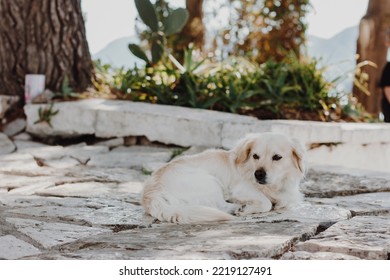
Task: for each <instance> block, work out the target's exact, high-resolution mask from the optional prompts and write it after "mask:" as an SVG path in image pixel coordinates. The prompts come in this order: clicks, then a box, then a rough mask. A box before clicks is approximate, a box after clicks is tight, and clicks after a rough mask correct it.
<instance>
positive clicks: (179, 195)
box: [142, 133, 305, 223]
mask: <svg viewBox="0 0 390 280" xmlns="http://www.w3.org/2000/svg"><path fill="white" fill-rule="evenodd" d="M255 154H256V155H257V156H258V157H259V158H256V157H255V158H254V157H253V156H254V155H255ZM275 155H280V156H281V157H282V158H281V159H280V160H275V159H273V157H274V156H275ZM259 169H264V170H265V171H266V173H267V175H266V182H263V183H262V184H260V183H259V180H257V179H256V178H255V175H254V174H255V172H256V170H259ZM304 173H305V164H304V152H303V149H302V147H301V146H300V144H299V143H298V142H297V141H295V140H291V139H289V138H287V137H286V136H283V135H281V134H274V133H263V134H252V135H249V136H247V137H245V138H244V139H242V140H241V141H239V143H238V144H237V145H236V147H234V148H233V149H232V150H230V151H223V150H208V151H205V152H203V153H200V154H197V155H192V156H183V157H180V158H178V159H176V160H173V161H172V162H170V163H168V164H166V165H165V166H163V167H162V168H160V169H159V170H157V171H156V172H155V173H153V175H152V177H151V178H150V179H149V180H148V181H147V182H146V183H145V186H144V191H143V194H142V205H143V207H144V209H145V212H146V213H148V214H150V215H151V216H153V217H155V218H157V219H159V220H160V221H168V222H173V223H199V222H211V221H223V220H230V219H233V218H234V216H232V214H235V215H247V214H253V213H261V212H267V211H270V210H271V209H272V207H273V206H274V207H275V208H276V209H279V208H283V207H289V206H290V205H293V204H295V203H298V202H299V201H300V200H301V194H300V192H299V182H300V180H301V179H302V177H303V176H304Z"/></svg>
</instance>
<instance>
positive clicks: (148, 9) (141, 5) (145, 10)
mask: <svg viewBox="0 0 390 280" xmlns="http://www.w3.org/2000/svg"><path fill="white" fill-rule="evenodd" d="M134 2H135V6H136V8H137V10H138V14H139V16H140V18H141V19H142V21H143V22H144V23H145V24H146V25H147V26H149V27H150V29H151V30H152V31H153V32H157V31H158V20H157V14H156V10H155V9H154V6H153V4H152V3H151V2H150V1H149V0H134Z"/></svg>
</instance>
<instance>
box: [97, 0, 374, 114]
mask: <svg viewBox="0 0 390 280" xmlns="http://www.w3.org/2000/svg"><path fill="white" fill-rule="evenodd" d="M224 1H228V4H229V5H230V6H229V11H230V16H229V23H230V25H229V28H228V29H224V30H223V31H221V32H222V38H223V40H222V46H218V44H217V43H216V40H217V39H218V38H217V37H216V39H215V41H214V43H215V44H214V46H213V48H214V49H213V51H214V56H207V57H206V58H203V59H202V55H201V53H200V52H198V51H197V50H195V47H194V44H192V43H191V44H190V45H189V46H188V49H185V50H184V51H183V53H182V54H180V55H179V56H180V59H179V61H178V60H177V59H176V58H175V56H174V55H173V52H174V50H175V48H174V44H175V42H176V43H177V37H175V36H179V35H178V34H179V32H180V30H181V28H183V26H184V23H185V22H186V20H187V17H188V15H187V13H186V12H185V9H182V8H181V9H180V8H179V9H176V10H174V9H171V8H170V7H169V5H168V1H164V0H157V1H155V3H154V4H152V3H151V2H150V1H149V0H135V3H136V6H137V9H138V11H139V17H140V19H138V21H139V20H142V22H143V24H144V27H143V29H142V31H140V30H139V32H140V37H141V39H142V40H143V42H147V45H142V44H141V45H135V44H130V45H129V48H130V50H131V52H132V53H133V54H134V55H136V56H137V57H139V58H141V59H143V60H145V61H146V67H144V68H137V67H135V68H134V69H123V68H120V69H113V68H111V67H110V66H109V65H102V64H101V63H99V62H98V63H97V64H96V81H95V83H96V84H95V87H96V88H97V90H98V91H100V92H103V93H106V94H112V95H113V96H114V97H115V98H118V99H126V100H133V101H142V102H149V103H155V104H166V105H177V106H185V107H191V108H202V109H212V110H218V111H223V112H232V113H239V114H245V115H252V116H255V117H257V118H259V119H304V120H319V121H366V120H370V116H369V115H368V114H366V113H365V112H364V109H363V107H362V106H361V105H360V104H359V103H358V102H357V101H356V99H354V98H353V97H352V96H351V94H350V93H345V92H342V91H338V89H337V80H340V79H342V77H338V78H336V79H335V80H333V81H328V80H326V79H325V78H324V71H325V69H324V68H320V67H319V65H318V61H317V60H314V59H309V58H305V57H303V56H302V55H301V50H302V48H303V43H304V40H305V37H304V33H305V30H306V25H305V23H304V20H303V19H304V15H305V14H306V12H307V10H308V8H309V1H308V0H283V1H278V0H262V1H255V0H245V1H244V0H224ZM188 2H191V1H188ZM187 4H188V3H187ZM145 26H146V27H147V28H145ZM221 48H222V50H223V52H224V55H222V56H218V55H216V52H215V51H216V50H218V49H221ZM145 49H148V51H144V50H145ZM227 54H232V55H229V56H227ZM150 55H151V58H149V56H150ZM203 57H205V56H204V55H203ZM363 78H364V77H363ZM356 82H357V81H355V83H356ZM359 82H360V84H361V85H362V87H363V88H364V86H365V84H364V79H363V80H359Z"/></svg>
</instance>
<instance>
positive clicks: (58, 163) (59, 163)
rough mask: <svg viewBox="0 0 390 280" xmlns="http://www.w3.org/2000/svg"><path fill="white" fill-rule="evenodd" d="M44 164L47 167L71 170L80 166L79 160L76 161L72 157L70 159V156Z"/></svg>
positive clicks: (49, 160)
mask: <svg viewBox="0 0 390 280" xmlns="http://www.w3.org/2000/svg"><path fill="white" fill-rule="evenodd" d="M43 163H44V164H45V165H46V166H49V167H54V168H70V167H74V166H77V165H80V161H79V160H77V159H74V158H72V157H68V156H65V157H63V158H59V159H48V160H43Z"/></svg>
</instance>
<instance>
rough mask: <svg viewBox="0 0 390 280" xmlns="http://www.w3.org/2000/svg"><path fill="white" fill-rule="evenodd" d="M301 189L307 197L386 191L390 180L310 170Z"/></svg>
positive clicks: (388, 189)
mask: <svg viewBox="0 0 390 280" xmlns="http://www.w3.org/2000/svg"><path fill="white" fill-rule="evenodd" d="M301 189H302V191H303V192H304V193H305V195H306V196H308V197H321V198H323V197H324V198H326V197H328V198H329V197H333V196H346V195H353V194H360V193H368V192H388V191H390V180H388V179H387V178H383V179H380V178H374V177H365V176H351V175H348V174H336V173H331V172H323V171H315V170H310V171H309V173H308V174H307V176H306V179H305V180H304V181H303V183H302V184H301Z"/></svg>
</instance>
